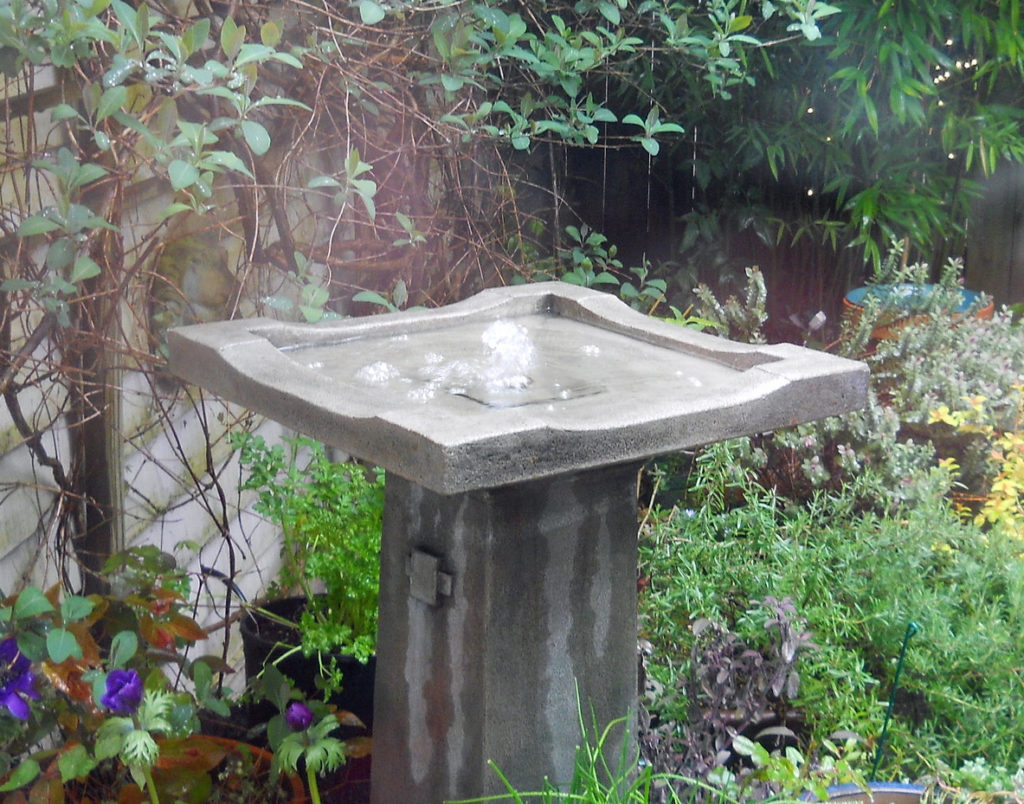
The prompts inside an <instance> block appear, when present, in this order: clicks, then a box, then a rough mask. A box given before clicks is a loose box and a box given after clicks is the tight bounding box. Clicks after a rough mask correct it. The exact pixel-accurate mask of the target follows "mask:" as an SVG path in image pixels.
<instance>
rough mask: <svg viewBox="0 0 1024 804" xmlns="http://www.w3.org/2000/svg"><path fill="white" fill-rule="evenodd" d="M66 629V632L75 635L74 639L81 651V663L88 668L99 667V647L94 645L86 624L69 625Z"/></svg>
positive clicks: (94, 642)
mask: <svg viewBox="0 0 1024 804" xmlns="http://www.w3.org/2000/svg"><path fill="white" fill-rule="evenodd" d="M66 627H67V630H68V631H70V632H71V633H72V634H74V635H75V639H76V640H78V645H79V647H81V649H82V660H81V661H82V663H83V664H86V665H88V666H89V667H99V665H100V646H99V645H98V644H96V640H95V639H94V638H93V635H92V632H91V631H90V630H89V626H88V625H87V624H86V623H81V622H78V623H71V624H70V625H68V626H66Z"/></svg>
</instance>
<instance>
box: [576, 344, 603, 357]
mask: <svg viewBox="0 0 1024 804" xmlns="http://www.w3.org/2000/svg"><path fill="white" fill-rule="evenodd" d="M580 352H582V353H583V354H584V355H585V356H586V357H598V356H599V355H600V354H601V347H600V346H597V345H596V344H593V343H585V344H583V346H581V347H580Z"/></svg>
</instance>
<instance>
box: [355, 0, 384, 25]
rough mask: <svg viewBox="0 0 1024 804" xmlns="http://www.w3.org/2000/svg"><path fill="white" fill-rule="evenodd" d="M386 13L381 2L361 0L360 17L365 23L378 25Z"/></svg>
mask: <svg viewBox="0 0 1024 804" xmlns="http://www.w3.org/2000/svg"><path fill="white" fill-rule="evenodd" d="M386 15H387V12H386V11H385V10H384V7H383V6H382V5H381V4H380V3H375V2H374V0H360V1H359V19H361V20H362V21H363V25H376V24H377V23H378V22H380V21H381V20H382V19H384V17H385V16H386Z"/></svg>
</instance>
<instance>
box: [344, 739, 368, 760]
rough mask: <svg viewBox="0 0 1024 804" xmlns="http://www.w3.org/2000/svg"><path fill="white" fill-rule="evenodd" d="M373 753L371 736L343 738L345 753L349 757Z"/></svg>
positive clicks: (359, 756) (359, 757) (365, 755)
mask: <svg viewBox="0 0 1024 804" xmlns="http://www.w3.org/2000/svg"><path fill="white" fill-rule="evenodd" d="M372 753H373V738H372V737H352V738H350V739H348V740H345V754H346V755H347V756H348V757H349V758H351V759H362V758H363V757H368V756H370V755H371V754H372Z"/></svg>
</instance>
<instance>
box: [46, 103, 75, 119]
mask: <svg viewBox="0 0 1024 804" xmlns="http://www.w3.org/2000/svg"><path fill="white" fill-rule="evenodd" d="M73 117H78V110H77V109H75V107H74V106H69V105H68V104H66V103H62V104H60V105H58V106H54V107H53V108H52V109H50V119H51V120H53V121H54V122H57V121H58V120H70V119H71V118H73Z"/></svg>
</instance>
